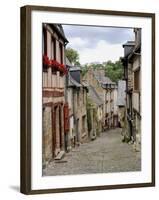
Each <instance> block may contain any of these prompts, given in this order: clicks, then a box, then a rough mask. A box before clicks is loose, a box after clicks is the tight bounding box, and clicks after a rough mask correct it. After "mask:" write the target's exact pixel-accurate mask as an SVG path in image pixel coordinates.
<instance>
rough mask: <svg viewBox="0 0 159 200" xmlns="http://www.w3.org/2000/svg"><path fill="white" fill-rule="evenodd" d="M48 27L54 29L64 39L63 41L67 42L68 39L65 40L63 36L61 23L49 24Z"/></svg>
mask: <svg viewBox="0 0 159 200" xmlns="http://www.w3.org/2000/svg"><path fill="white" fill-rule="evenodd" d="M49 25H50V27H51V28H52V29H54V30H56V32H57V33H58V34H59V35H60V36H61V37H62V38H63V39H64V41H65V42H66V43H68V42H69V41H68V40H67V38H66V36H65V33H64V30H63V27H62V25H61V24H49Z"/></svg>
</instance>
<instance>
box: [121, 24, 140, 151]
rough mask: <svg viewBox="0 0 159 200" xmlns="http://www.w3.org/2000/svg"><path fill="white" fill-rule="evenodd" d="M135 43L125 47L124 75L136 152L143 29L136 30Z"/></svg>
mask: <svg viewBox="0 0 159 200" xmlns="http://www.w3.org/2000/svg"><path fill="white" fill-rule="evenodd" d="M134 33H135V41H134V42H127V43H126V44H124V45H123V47H124V51H125V55H124V58H123V65H124V72H125V73H124V75H125V81H126V116H127V123H128V133H127V137H128V138H130V139H131V141H132V142H133V143H134V147H135V149H136V150H140V144H141V29H139V28H135V29H134Z"/></svg>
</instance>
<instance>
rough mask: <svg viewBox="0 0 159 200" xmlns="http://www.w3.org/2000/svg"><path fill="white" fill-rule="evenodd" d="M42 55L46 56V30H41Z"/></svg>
mask: <svg viewBox="0 0 159 200" xmlns="http://www.w3.org/2000/svg"><path fill="white" fill-rule="evenodd" d="M43 55H47V30H46V28H43Z"/></svg>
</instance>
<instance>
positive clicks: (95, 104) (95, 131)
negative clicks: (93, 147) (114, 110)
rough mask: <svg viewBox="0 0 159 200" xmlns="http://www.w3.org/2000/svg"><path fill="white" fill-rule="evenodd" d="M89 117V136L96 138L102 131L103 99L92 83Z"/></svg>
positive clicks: (90, 86)
mask: <svg viewBox="0 0 159 200" xmlns="http://www.w3.org/2000/svg"><path fill="white" fill-rule="evenodd" d="M88 90H89V92H88V98H87V117H88V132H89V138H90V139H91V140H94V139H95V138H96V137H97V136H99V135H100V133H101V132H102V122H103V101H102V99H101V98H100V96H99V95H98V93H97V92H96V90H95V88H94V87H93V86H92V85H89V86H88Z"/></svg>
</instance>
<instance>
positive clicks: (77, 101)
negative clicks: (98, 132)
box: [67, 59, 88, 150]
mask: <svg viewBox="0 0 159 200" xmlns="http://www.w3.org/2000/svg"><path fill="white" fill-rule="evenodd" d="M67 66H68V68H69V73H68V77H67V78H68V79H67V99H68V105H69V118H70V120H69V121H70V130H69V134H68V150H69V149H71V148H72V147H74V146H76V145H80V143H83V142H84V141H86V140H87V139H88V127H87V110H86V98H87V92H88V88H87V85H86V84H84V83H83V82H82V80H81V69H80V68H79V67H75V66H72V65H71V64H70V62H69V61H68V59H67Z"/></svg>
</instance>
